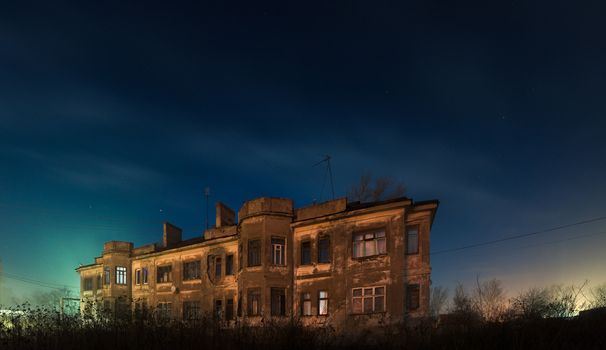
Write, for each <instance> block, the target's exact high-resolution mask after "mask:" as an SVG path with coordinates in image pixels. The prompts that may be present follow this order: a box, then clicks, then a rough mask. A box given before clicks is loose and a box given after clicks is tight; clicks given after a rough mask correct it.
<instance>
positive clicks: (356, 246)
mask: <svg viewBox="0 0 606 350" xmlns="http://www.w3.org/2000/svg"><path fill="white" fill-rule="evenodd" d="M385 253H386V249H385V231H377V232H367V233H355V234H354V235H353V257H354V258H362V257H365V256H373V255H379V254H385Z"/></svg>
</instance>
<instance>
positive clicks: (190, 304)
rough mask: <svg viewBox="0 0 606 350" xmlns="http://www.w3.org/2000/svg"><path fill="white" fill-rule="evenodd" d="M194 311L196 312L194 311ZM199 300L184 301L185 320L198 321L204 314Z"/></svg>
mask: <svg viewBox="0 0 606 350" xmlns="http://www.w3.org/2000/svg"><path fill="white" fill-rule="evenodd" d="M192 311H194V312H192ZM200 311H201V307H200V301H199V300H184V301H183V320H184V321H196V320H199V319H200V316H202V313H201V312H200Z"/></svg>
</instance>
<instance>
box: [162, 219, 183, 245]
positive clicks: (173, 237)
mask: <svg viewBox="0 0 606 350" xmlns="http://www.w3.org/2000/svg"><path fill="white" fill-rule="evenodd" d="M181 232H182V231H181V229H180V228H178V227H177V226H175V225H173V224H171V223H170V222H165V223H164V235H163V237H162V243H164V247H168V246H171V245H173V244H177V243H179V242H181Z"/></svg>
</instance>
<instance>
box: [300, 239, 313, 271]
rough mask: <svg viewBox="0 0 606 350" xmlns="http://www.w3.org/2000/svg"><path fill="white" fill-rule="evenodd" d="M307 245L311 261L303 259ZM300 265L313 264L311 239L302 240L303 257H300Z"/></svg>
mask: <svg viewBox="0 0 606 350" xmlns="http://www.w3.org/2000/svg"><path fill="white" fill-rule="evenodd" d="M305 245H307V254H308V255H309V261H308V262H307V263H306V262H304V261H303V257H304V256H305V254H304V253H303V247H304V246H305ZM299 263H300V266H308V265H312V259H311V240H310V239H305V240H303V241H301V259H300V262H299Z"/></svg>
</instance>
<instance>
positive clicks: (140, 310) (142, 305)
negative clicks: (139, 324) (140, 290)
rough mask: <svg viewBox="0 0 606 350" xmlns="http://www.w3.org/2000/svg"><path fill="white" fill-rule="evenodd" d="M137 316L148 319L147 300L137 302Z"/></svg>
mask: <svg viewBox="0 0 606 350" xmlns="http://www.w3.org/2000/svg"><path fill="white" fill-rule="evenodd" d="M135 317H136V318H137V319H140V320H145V319H147V301H146V300H138V301H136V302H135Z"/></svg>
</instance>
